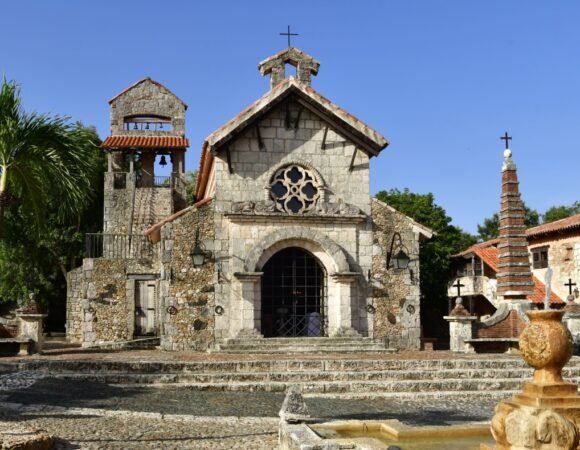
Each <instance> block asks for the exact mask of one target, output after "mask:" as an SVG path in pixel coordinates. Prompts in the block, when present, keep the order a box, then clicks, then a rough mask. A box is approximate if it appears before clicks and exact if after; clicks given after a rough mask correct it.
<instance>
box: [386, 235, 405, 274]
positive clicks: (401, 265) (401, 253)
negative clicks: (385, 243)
mask: <svg viewBox="0 0 580 450" xmlns="http://www.w3.org/2000/svg"><path fill="white" fill-rule="evenodd" d="M395 241H397V243H396V247H395ZM394 249H397V250H398V251H397V253H396V254H395V255H394V256H393V250H394ZM405 250H407V248H406V247H405V245H403V240H402V239H401V235H400V234H399V232H398V231H395V233H394V234H393V238H392V239H391V247H390V249H389V252H388V253H387V270H389V269H390V267H391V262H392V263H393V265H392V267H393V268H394V269H395V270H404V269H406V268H407V267H409V262H410V261H411V258H409V255H408V254H407V252H408V250H407V252H405Z"/></svg>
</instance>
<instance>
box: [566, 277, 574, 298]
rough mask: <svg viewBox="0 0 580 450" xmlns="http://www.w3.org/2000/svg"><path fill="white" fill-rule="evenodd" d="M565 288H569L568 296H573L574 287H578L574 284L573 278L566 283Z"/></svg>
mask: <svg viewBox="0 0 580 450" xmlns="http://www.w3.org/2000/svg"><path fill="white" fill-rule="evenodd" d="M564 286H568V295H572V286H576V283H572V278H568V282H567V283H564Z"/></svg>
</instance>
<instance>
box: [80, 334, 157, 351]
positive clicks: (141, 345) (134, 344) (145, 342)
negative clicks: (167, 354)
mask: <svg viewBox="0 0 580 450" xmlns="http://www.w3.org/2000/svg"><path fill="white" fill-rule="evenodd" d="M159 345H160V338H158V337H155V336H152V337H149V336H144V337H137V338H135V339H131V340H128V341H117V342H105V343H102V344H94V345H91V346H90V347H85V348H90V349H101V350H154V349H156V348H157V347H159Z"/></svg>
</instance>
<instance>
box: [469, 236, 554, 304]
mask: <svg viewBox="0 0 580 450" xmlns="http://www.w3.org/2000/svg"><path fill="white" fill-rule="evenodd" d="M488 242H489V241H488ZM471 252H472V253H475V254H476V255H477V256H479V257H480V258H481V260H482V261H483V262H484V263H485V264H487V265H488V266H489V267H490V268H491V269H492V270H493V271H494V272H496V273H497V262H498V254H499V250H498V248H497V247H493V246H488V247H477V246H474V247H471ZM532 278H533V281H534V293H533V294H532V295H528V299H529V300H531V301H532V302H533V303H543V302H544V297H545V296H546V286H545V285H544V283H542V282H541V281H540V280H538V279H537V278H536V277H532ZM550 301H551V302H552V303H564V302H563V301H562V299H561V298H560V297H559V296H558V295H556V294H555V293H554V292H552V294H551V296H550Z"/></svg>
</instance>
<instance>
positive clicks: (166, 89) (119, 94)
mask: <svg viewBox="0 0 580 450" xmlns="http://www.w3.org/2000/svg"><path fill="white" fill-rule="evenodd" d="M145 82H150V83H153V84H154V85H156V86H158V87H160V88H161V89H163V90H164V91H166V92H167V93H168V94H170V95H172V96H173V97H175V98H176V99H177V100H179V101H180V102H181V103H182V104H183V106H184V107H185V109H187V103H185V102H184V101H183V100H181V99H180V98H179V97H178V96H177V95H175V94H174V93H173V92H172V91H171V90H169V89H168V88H167V87H166V86H165V85H163V84H162V83H160V82H159V81H155V80H154V79H152V78H151V77H145V78H142V79H140V80H139V81H137V82H136V83H133V84H132V85H131V86H129V87H127V88H125V89H123V90H122V91H121V92H119V93H118V94H117V95H115V96H114V97H113V98H111V99H110V100H109V104H111V103H113V102H114V101H115V100H117V99H118V98H119V97H121V96H122V95H123V94H125V93H127V92H129V91H130V90H132V89H134V88H136V87H137V86H139V85H140V84H142V83H145Z"/></svg>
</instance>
